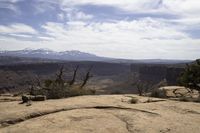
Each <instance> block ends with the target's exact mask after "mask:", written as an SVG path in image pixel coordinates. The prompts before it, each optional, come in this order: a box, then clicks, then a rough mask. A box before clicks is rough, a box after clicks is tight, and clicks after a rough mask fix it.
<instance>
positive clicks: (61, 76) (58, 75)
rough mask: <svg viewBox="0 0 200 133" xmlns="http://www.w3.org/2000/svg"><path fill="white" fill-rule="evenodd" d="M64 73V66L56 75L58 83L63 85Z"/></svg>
mask: <svg viewBox="0 0 200 133" xmlns="http://www.w3.org/2000/svg"><path fill="white" fill-rule="evenodd" d="M63 73H64V66H62V67H61V68H60V70H59V72H58V74H56V76H57V77H56V83H59V84H60V83H63V82H64V80H63Z"/></svg>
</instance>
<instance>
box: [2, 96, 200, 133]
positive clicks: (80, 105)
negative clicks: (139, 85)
mask: <svg viewBox="0 0 200 133" xmlns="http://www.w3.org/2000/svg"><path fill="white" fill-rule="evenodd" d="M132 98H137V99H139V102H138V103H137V104H131V103H130V99H132ZM147 101H150V102H147ZM199 124H200V104H199V103H192V102H179V101H172V100H163V99H156V98H150V99H149V98H147V97H139V96H137V95H99V96H80V97H73V98H67V99H60V100H47V101H44V102H32V105H31V106H26V105H25V104H19V101H9V102H2V101H0V132H1V133H21V132H25V133H57V132H58V133H199V131H200V126H199Z"/></svg>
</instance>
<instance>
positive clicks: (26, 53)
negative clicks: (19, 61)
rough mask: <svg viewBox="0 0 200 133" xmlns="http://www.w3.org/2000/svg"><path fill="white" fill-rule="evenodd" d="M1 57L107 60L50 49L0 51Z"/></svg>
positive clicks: (81, 53) (75, 52)
mask: <svg viewBox="0 0 200 133" xmlns="http://www.w3.org/2000/svg"><path fill="white" fill-rule="evenodd" d="M0 56H12V57H29V58H42V59H56V60H69V61H103V60H106V58H103V57H99V56H96V55H94V54H90V53H85V52H80V51H76V50H72V51H63V52H56V51H52V50H49V49H36V50H32V49H24V50H17V51H0Z"/></svg>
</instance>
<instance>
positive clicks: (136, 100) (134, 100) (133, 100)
mask: <svg viewBox="0 0 200 133" xmlns="http://www.w3.org/2000/svg"><path fill="white" fill-rule="evenodd" d="M138 102H139V100H138V99H137V98H135V97H132V98H131V100H130V103H131V104H136V103H138Z"/></svg>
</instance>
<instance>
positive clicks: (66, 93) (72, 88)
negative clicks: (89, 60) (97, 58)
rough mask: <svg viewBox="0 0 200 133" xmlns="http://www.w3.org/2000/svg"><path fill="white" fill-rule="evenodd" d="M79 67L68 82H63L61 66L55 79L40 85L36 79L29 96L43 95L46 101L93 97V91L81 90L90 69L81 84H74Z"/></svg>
mask: <svg viewBox="0 0 200 133" xmlns="http://www.w3.org/2000/svg"><path fill="white" fill-rule="evenodd" d="M78 69H79V66H77V67H76V68H75V69H74V72H73V77H72V79H71V80H70V81H67V80H65V79H64V78H63V77H64V73H65V70H64V67H63V66H62V67H61V68H60V70H59V72H58V73H57V74H56V78H55V79H53V80H52V79H46V80H45V81H44V83H41V82H40V80H39V79H37V80H36V81H37V83H36V86H32V87H31V90H30V94H31V95H45V96H46V97H47V99H59V98H65V97H71V96H79V95H94V94H95V90H92V89H87V88H83V87H84V86H85V85H86V84H87V81H88V80H89V78H90V77H91V74H90V73H91V69H92V68H90V69H89V70H88V71H87V73H86V75H85V78H83V81H82V83H80V85H79V84H77V83H76V75H77V71H78Z"/></svg>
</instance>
